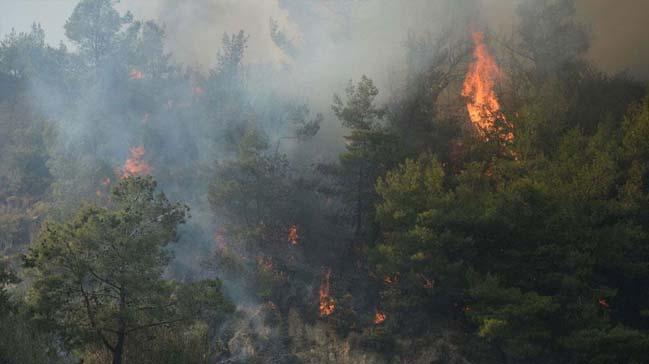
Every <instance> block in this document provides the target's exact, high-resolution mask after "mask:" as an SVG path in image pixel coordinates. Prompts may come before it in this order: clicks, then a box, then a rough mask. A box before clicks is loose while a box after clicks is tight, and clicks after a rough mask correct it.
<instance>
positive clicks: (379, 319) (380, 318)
mask: <svg viewBox="0 0 649 364" xmlns="http://www.w3.org/2000/svg"><path fill="white" fill-rule="evenodd" d="M386 318H387V316H386V315H385V312H383V311H381V310H379V309H378V308H377V309H376V313H375V314H374V324H375V325H380V324H382V323H383V322H384V321H385V319H386Z"/></svg>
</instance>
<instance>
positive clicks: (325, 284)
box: [319, 268, 336, 317]
mask: <svg viewBox="0 0 649 364" xmlns="http://www.w3.org/2000/svg"><path fill="white" fill-rule="evenodd" d="M330 276H331V269H329V268H327V270H326V272H325V275H324V276H323V277H322V282H321V283H320V305H319V311H320V317H325V316H329V315H331V314H332V313H333V312H334V310H335V309H336V301H335V300H334V298H333V297H331V296H330V295H329V278H330Z"/></svg>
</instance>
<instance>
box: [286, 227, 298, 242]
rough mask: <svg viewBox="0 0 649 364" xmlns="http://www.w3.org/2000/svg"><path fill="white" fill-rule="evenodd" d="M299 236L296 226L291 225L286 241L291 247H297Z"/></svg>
mask: <svg viewBox="0 0 649 364" xmlns="http://www.w3.org/2000/svg"><path fill="white" fill-rule="evenodd" d="M299 238H300V237H299V235H298V234H297V225H295V224H293V225H291V227H289V228H288V241H289V243H291V244H292V245H297V242H298V239H299Z"/></svg>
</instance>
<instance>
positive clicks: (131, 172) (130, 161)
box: [122, 146, 153, 178]
mask: <svg viewBox="0 0 649 364" xmlns="http://www.w3.org/2000/svg"><path fill="white" fill-rule="evenodd" d="M129 152H130V156H129V157H128V158H127V159H126V162H125V163H124V167H123V169H122V178H126V177H131V176H143V175H147V174H151V172H152V171H153V168H152V167H151V166H150V165H149V164H148V163H147V162H145V161H144V160H143V157H144V154H145V153H146V149H144V147H142V146H138V147H133V148H131V149H129Z"/></svg>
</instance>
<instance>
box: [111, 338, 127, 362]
mask: <svg viewBox="0 0 649 364" xmlns="http://www.w3.org/2000/svg"><path fill="white" fill-rule="evenodd" d="M125 336H126V335H125V334H124V333H123V332H120V333H118V334H117V344H116V345H115V350H114V351H113V364H122V355H123V354H124V338H125Z"/></svg>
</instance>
